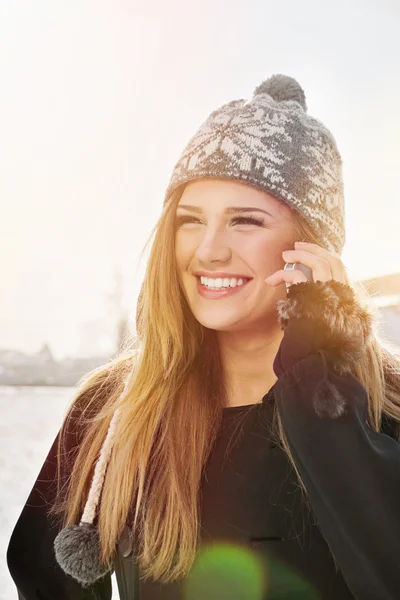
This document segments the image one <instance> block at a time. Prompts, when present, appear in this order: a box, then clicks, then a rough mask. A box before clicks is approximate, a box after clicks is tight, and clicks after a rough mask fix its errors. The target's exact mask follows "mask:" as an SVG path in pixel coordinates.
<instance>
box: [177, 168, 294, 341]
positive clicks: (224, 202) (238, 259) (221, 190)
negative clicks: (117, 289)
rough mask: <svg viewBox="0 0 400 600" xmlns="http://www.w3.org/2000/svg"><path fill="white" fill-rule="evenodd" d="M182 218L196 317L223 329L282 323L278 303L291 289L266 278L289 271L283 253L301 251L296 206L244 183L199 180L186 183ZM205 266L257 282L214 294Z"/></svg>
mask: <svg viewBox="0 0 400 600" xmlns="http://www.w3.org/2000/svg"><path fill="white" fill-rule="evenodd" d="M239 208H240V212H239V210H238V209H239ZM175 218H176V229H175V231H176V234H175V252H176V260H177V267H178V271H179V277H180V281H181V284H182V287H183V290H184V293H185V295H186V298H187V301H188V303H189V306H190V308H191V311H192V312H193V315H194V316H195V318H196V319H197V320H198V321H199V322H200V323H201V324H202V325H203V326H204V327H207V328H209V329H215V330H219V331H231V330H232V331H234V330H235V331H239V330H243V329H246V330H248V329H253V328H254V329H258V328H260V327H264V328H266V327H268V323H270V324H271V323H275V324H276V301H277V299H279V298H285V297H286V287H285V285H282V286H278V287H276V288H275V287H271V286H268V285H267V284H266V283H265V281H264V279H265V278H266V277H268V275H271V274H272V273H274V272H275V271H277V270H279V269H283V267H284V264H285V261H284V260H283V258H282V252H283V251H284V250H292V249H294V242H295V241H296V240H295V236H294V229H293V225H292V223H291V210H290V208H289V207H288V206H287V205H286V204H284V203H283V202H281V201H280V200H277V199H276V198H274V197H273V196H271V195H269V194H267V193H266V192H264V191H262V190H258V189H256V188H255V187H252V186H250V185H247V184H245V183H242V182H236V181H232V180H224V179H200V180H196V181H193V182H190V183H189V184H187V185H186V187H185V189H184V192H183V194H182V196H181V198H180V201H179V204H178V206H177V210H176V217H175ZM249 219H250V221H249ZM254 219H257V221H256V222H252V220H254ZM199 271H201V272H205V273H207V274H209V276H210V277H212V276H214V277H215V278H217V277H221V279H222V280H224V279H226V278H228V279H231V278H233V277H235V278H236V279H237V280H238V279H239V278H240V276H242V278H249V279H250V281H248V282H247V283H246V284H245V285H243V286H239V287H235V288H231V287H230V288H229V289H234V290H235V291H234V293H226V292H224V295H220V292H214V293H213V295H214V296H216V297H214V298H211V297H207V292H204V295H203V292H202V289H203V286H201V284H200V277H199V276H197V275H195V273H197V272H199ZM200 286H201V287H200ZM211 295H212V293H211V294H210V293H209V296H211Z"/></svg>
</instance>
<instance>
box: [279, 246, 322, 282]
mask: <svg viewBox="0 0 400 600" xmlns="http://www.w3.org/2000/svg"><path fill="white" fill-rule="evenodd" d="M282 256H283V259H284V260H286V262H291V263H295V262H300V263H302V264H303V265H306V267H310V269H311V270H312V274H313V280H314V281H330V280H331V279H333V276H332V271H331V267H330V264H329V262H328V261H326V260H325V259H324V258H321V257H320V256H317V255H316V254H312V253H311V252H308V251H307V250H286V251H285V252H282Z"/></svg>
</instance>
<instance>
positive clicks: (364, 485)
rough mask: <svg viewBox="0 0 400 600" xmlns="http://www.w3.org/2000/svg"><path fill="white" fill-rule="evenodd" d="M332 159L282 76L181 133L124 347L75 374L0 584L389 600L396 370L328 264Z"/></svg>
mask: <svg viewBox="0 0 400 600" xmlns="http://www.w3.org/2000/svg"><path fill="white" fill-rule="evenodd" d="M341 168H342V161H341V157H340V154H339V152H338V149H337V147H336V143H335V140H334V138H333V136H332V134H331V133H330V132H329V131H328V130H327V129H326V128H325V127H324V125H323V124H322V123H321V122H320V121H318V120H317V119H315V118H312V117H310V116H309V115H308V114H307V106H306V102H305V95H304V92H303V90H302V88H301V87H300V85H299V84H298V83H297V81H296V80H294V79H293V78H291V77H288V76H285V75H274V76H272V77H270V78H269V79H268V80H267V81H264V82H263V83H262V84H261V85H260V86H258V87H257V88H256V90H255V92H254V96H253V98H252V99H251V100H248V101H244V100H236V101H232V102H229V103H228V104H226V105H224V106H222V107H220V108H219V109H217V110H215V111H214V112H213V113H211V115H210V116H209V117H208V119H207V120H206V121H205V123H204V124H203V125H202V126H201V128H200V129H199V131H198V132H197V133H196V134H195V135H194V136H193V138H192V139H191V140H190V142H189V144H188V146H187V147H186V149H185V150H184V152H183V154H182V156H181V157H180V159H179V161H178V162H177V164H176V166H175V169H174V172H173V174H172V178H171V181H170V184H169V186H168V189H167V192H166V196H165V202H164V208H163V212H162V215H161V217H160V220H159V223H158V224H157V229H156V236H155V240H154V243H153V246H152V252H151V255H150V259H149V262H148V267H147V272H146V275H145V279H144V282H143V287H142V291H141V294H140V296H139V300H138V307H137V314H136V317H137V333H138V337H137V340H136V346H135V348H133V349H131V350H130V351H127V352H126V353H124V354H122V355H121V356H119V357H117V358H116V359H114V360H113V361H111V362H110V363H109V364H107V365H105V366H104V367H102V368H100V369H97V370H95V371H94V372H93V373H91V374H89V375H88V376H87V377H86V379H85V380H84V381H83V382H82V384H81V385H80V387H79V388H78V390H77V394H76V397H75V399H74V401H73V402H72V405H71V407H70V410H69V411H68V415H67V417H66V419H65V420H64V423H63V426H62V428H61V430H60V432H59V434H58V436H57V438H56V440H55V441H54V444H53V446H52V448H51V449H50V452H49V455H48V457H47V459H46V461H45V464H44V465H43V468H42V470H41V472H40V474H39V476H38V479H37V481H36V483H35V485H34V487H33V489H32V492H31V494H30V496H29V498H28V500H27V503H26V505H25V507H24V508H23V511H22V514H21V516H20V518H19V520H18V522H17V524H16V526H15V529H14V531H13V534H12V537H11V540H10V544H9V548H8V554H7V560H8V565H9V569H10V572H11V575H12V577H13V578H14V581H15V583H16V585H17V588H18V591H19V597H20V598H24V600H31V599H34V598H41V599H44V598H45V599H46V600H53V599H57V600H64V599H67V598H73V599H85V600H87V599H89V598H101V599H108V598H111V585H110V573H111V572H112V571H113V570H115V573H116V576H117V581H118V586H119V590H120V595H121V598H122V599H127V598H129V599H132V598H134V599H135V600H137V599H139V598H140V600H148V599H158V598H160V599H164V600H165V599H166V598H174V599H177V598H185V599H190V600H194V599H200V598H207V599H211V598H215V599H216V598H218V599H221V598H229V599H232V598H234V599H242V600H243V599H245V600H249V599H254V600H255V599H261V598H268V599H277V598H280V599H282V598H290V599H292V598H295V599H296V598H307V599H309V598H323V599H327V598H329V599H335V600H337V599H340V600H346V599H350V598H357V599H362V600H367V599H372V598H373V599H377V598H379V599H380V600H389V599H390V600H393V599H394V598H398V596H399V591H398V590H400V570H399V569H398V561H399V557H400V515H399V510H398V506H399V500H400V448H399V444H398V441H399V430H398V423H399V420H400V368H399V361H398V359H397V358H396V357H395V355H394V353H392V352H390V351H389V350H388V349H385V348H384V347H383V345H382V343H381V342H380V341H379V339H378V337H377V334H376V332H375V331H374V320H373V317H374V314H373V311H371V310H370V308H369V307H368V303H367V298H366V297H365V296H363V292H362V290H361V289H356V288H355V286H354V285H351V284H350V282H349V280H348V277H347V274H346V270H345V268H344V265H343V263H342V261H341V258H340V255H341V251H342V248H343V244H344V240H345V230H344V203H343V182H342V170H341ZM301 242H302V243H301ZM285 263H297V264H299V263H300V264H303V265H305V266H307V267H309V268H310V269H311V273H312V279H307V277H306V276H305V274H304V272H303V271H302V270H301V269H299V268H295V269H294V270H284V269H283V267H284V264H285ZM222 287H224V288H226V289H224V290H222ZM60 517H62V519H61V518H60Z"/></svg>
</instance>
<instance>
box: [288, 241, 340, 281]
mask: <svg viewBox="0 0 400 600" xmlns="http://www.w3.org/2000/svg"><path fill="white" fill-rule="evenodd" d="M294 245H295V249H296V250H307V252H310V253H311V254H315V255H316V256H320V257H321V258H324V259H325V260H326V261H328V262H329V265H330V268H331V273H332V278H333V279H336V281H341V282H342V283H346V280H345V272H346V269H345V266H344V264H343V262H342V259H341V258H340V256H339V254H337V253H336V252H331V251H330V250H327V249H326V248H322V247H321V246H318V244H311V243H308V242H295V244H294Z"/></svg>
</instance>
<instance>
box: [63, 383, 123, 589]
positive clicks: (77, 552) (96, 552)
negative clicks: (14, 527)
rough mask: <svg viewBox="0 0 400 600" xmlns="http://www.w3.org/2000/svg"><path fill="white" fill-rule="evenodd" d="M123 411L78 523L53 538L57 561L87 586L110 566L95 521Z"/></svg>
mask: <svg viewBox="0 0 400 600" xmlns="http://www.w3.org/2000/svg"><path fill="white" fill-rule="evenodd" d="M126 390H127V382H126V383H125V388H124V391H123V392H122V395H121V398H122V397H123V396H124V395H125V393H126ZM120 412H121V409H120V408H117V410H116V411H115V413H114V415H113V418H112V419H111V422H110V425H109V427H108V431H107V435H106V438H105V440H104V442H103V445H102V448H101V451H100V455H99V458H98V460H97V463H96V467H95V470H94V474H93V480H92V484H91V486H90V491H89V495H88V498H87V501H86V504H85V509H84V511H83V514H82V518H81V521H80V523H79V525H69V526H68V527H65V528H64V529H62V530H61V531H60V532H59V533H58V535H57V537H56V538H55V540H54V550H55V556H56V560H57V562H58V564H59V565H60V567H61V568H62V570H63V571H64V572H65V573H67V574H68V575H71V577H73V578H74V579H76V581H78V582H79V583H80V584H81V585H82V586H83V587H87V586H89V585H91V584H92V583H94V582H95V581H97V580H98V579H100V578H101V577H104V575H105V574H106V573H108V571H109V570H110V569H108V568H107V567H106V565H104V564H103V563H102V562H101V559H100V550H101V547H100V538H99V533H98V529H97V527H96V526H95V525H94V524H93V521H94V518H95V513H96V508H97V505H98V503H99V499H100V495H101V490H102V487H103V482H104V477H105V473H106V469H107V465H108V462H109V460H110V456H111V451H112V448H113V445H114V438H115V430H116V426H117V423H118V420H119V417H120Z"/></svg>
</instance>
